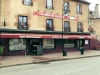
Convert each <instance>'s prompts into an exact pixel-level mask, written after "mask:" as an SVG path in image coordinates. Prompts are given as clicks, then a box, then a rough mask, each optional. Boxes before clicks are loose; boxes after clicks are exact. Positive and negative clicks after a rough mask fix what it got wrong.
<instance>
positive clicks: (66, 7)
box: [64, 2, 70, 14]
mask: <svg viewBox="0 0 100 75" xmlns="http://www.w3.org/2000/svg"><path fill="white" fill-rule="evenodd" d="M69 11H70V8H69V2H64V14H67V13H69Z"/></svg>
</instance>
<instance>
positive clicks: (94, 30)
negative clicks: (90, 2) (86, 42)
mask: <svg viewBox="0 0 100 75" xmlns="http://www.w3.org/2000/svg"><path fill="white" fill-rule="evenodd" d="M99 24H100V15H99V4H96V5H95V11H90V12H89V27H90V33H91V34H93V35H95V36H96V39H94V40H91V43H93V46H94V48H95V47H96V46H98V45H99V44H100V30H99V28H100V25H99ZM93 46H92V47H93Z"/></svg>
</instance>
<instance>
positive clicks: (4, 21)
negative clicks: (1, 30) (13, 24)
mask: <svg viewBox="0 0 100 75" xmlns="http://www.w3.org/2000/svg"><path fill="white" fill-rule="evenodd" d="M3 26H4V27H5V26H6V20H5V18H4V20H3Z"/></svg>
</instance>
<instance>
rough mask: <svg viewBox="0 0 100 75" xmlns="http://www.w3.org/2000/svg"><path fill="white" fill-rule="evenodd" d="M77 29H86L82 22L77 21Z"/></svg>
mask: <svg viewBox="0 0 100 75" xmlns="http://www.w3.org/2000/svg"><path fill="white" fill-rule="evenodd" d="M77 31H78V32H83V31H84V28H83V24H82V22H78V23H77Z"/></svg>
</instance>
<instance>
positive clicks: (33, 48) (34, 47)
mask: <svg viewBox="0 0 100 75" xmlns="http://www.w3.org/2000/svg"><path fill="white" fill-rule="evenodd" d="M40 45H41V39H31V40H30V54H31V55H38V51H39V50H40V49H39V48H38V47H39V46H40ZM41 46H42V45H41ZM38 49H39V50H38Z"/></svg>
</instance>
